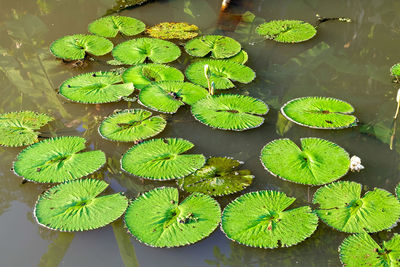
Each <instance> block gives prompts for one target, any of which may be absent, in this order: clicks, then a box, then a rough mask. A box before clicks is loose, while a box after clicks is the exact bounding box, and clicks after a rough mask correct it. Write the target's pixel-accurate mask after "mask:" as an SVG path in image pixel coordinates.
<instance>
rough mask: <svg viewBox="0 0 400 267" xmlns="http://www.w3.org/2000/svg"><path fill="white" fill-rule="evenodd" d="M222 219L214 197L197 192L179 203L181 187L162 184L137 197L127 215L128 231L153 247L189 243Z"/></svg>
mask: <svg viewBox="0 0 400 267" xmlns="http://www.w3.org/2000/svg"><path fill="white" fill-rule="evenodd" d="M220 220H221V208H220V206H219V204H218V202H217V201H215V200H214V199H213V198H211V197H209V196H206V195H203V194H199V193H195V194H192V195H190V196H188V197H187V198H186V199H184V200H183V201H182V202H180V203H179V192H178V189H176V188H172V187H161V188H156V189H154V190H151V191H149V192H146V193H144V194H143V195H141V196H140V197H138V198H137V199H135V200H134V201H133V202H132V203H131V204H130V205H129V207H128V209H127V211H126V214H125V224H126V226H127V228H128V230H129V232H130V233H131V234H132V235H133V236H134V237H136V238H137V239H138V240H139V241H140V242H143V243H144V244H146V245H148V246H152V247H179V246H185V245H190V244H193V243H195V242H198V241H200V240H202V239H204V238H206V237H207V236H209V235H210V234H211V233H212V232H213V231H214V230H215V228H217V226H218V224H219V222H220Z"/></svg>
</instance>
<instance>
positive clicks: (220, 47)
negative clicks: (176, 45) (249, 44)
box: [185, 35, 241, 59]
mask: <svg viewBox="0 0 400 267" xmlns="http://www.w3.org/2000/svg"><path fill="white" fill-rule="evenodd" d="M240 49H241V45H240V43H239V42H237V41H235V40H234V39H232V38H230V37H227V36H222V35H205V36H201V37H197V38H195V39H193V40H190V41H189V42H187V43H186V45H185V50H186V52H187V53H188V54H189V55H191V56H194V57H205V56H206V55H208V54H211V57H213V58H218V59H220V58H228V57H232V56H234V55H236V54H237V53H239V51H240Z"/></svg>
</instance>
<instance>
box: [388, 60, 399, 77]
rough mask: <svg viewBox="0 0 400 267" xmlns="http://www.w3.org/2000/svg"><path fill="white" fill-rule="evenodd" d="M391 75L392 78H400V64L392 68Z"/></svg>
mask: <svg viewBox="0 0 400 267" xmlns="http://www.w3.org/2000/svg"><path fill="white" fill-rule="evenodd" d="M390 74H391V75H392V76H395V77H399V76H400V63H397V64H394V65H393V66H392V67H391V68H390Z"/></svg>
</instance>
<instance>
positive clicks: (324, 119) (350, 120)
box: [281, 96, 357, 129]
mask: <svg viewBox="0 0 400 267" xmlns="http://www.w3.org/2000/svg"><path fill="white" fill-rule="evenodd" d="M353 112H354V108H353V107H352V106H351V105H350V104H349V103H347V102H345V101H342V100H339V99H336V98H331V97H319V96H311V97H301V98H296V99H293V100H291V101H289V102H287V103H286V104H285V105H284V106H283V107H282V108H281V113H282V115H283V116H285V117H286V118H287V119H288V120H290V121H292V122H294V123H296V124H299V125H301V126H306V127H310V128H314V129H342V128H347V127H352V126H356V125H357V118H356V117H355V116H353V115H350V114H351V113H353Z"/></svg>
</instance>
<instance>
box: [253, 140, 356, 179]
mask: <svg viewBox="0 0 400 267" xmlns="http://www.w3.org/2000/svg"><path fill="white" fill-rule="evenodd" d="M300 141H301V148H299V147H298V146H297V145H296V144H295V143H294V142H292V141H291V140H290V139H278V140H274V141H272V142H270V143H268V144H267V145H265V146H264V148H263V149H262V151H261V162H262V164H263V165H264V167H265V168H266V169H267V171H269V172H270V173H271V174H272V175H274V176H277V177H279V178H282V179H284V180H288V181H291V182H295V183H300V184H307V185H323V184H327V183H330V182H333V181H335V180H337V179H340V178H341V177H343V176H344V175H345V174H346V173H347V172H348V170H349V166H350V157H349V154H348V153H347V152H346V151H345V150H344V149H343V148H341V147H340V146H338V145H336V144H335V143H332V142H329V141H327V140H324V139H320V138H302V139H300Z"/></svg>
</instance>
